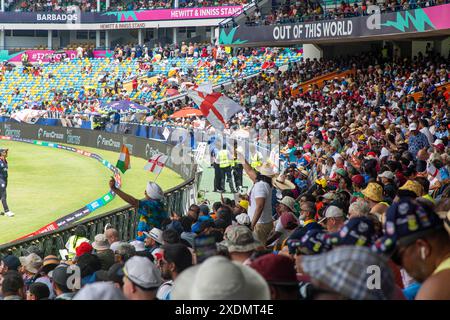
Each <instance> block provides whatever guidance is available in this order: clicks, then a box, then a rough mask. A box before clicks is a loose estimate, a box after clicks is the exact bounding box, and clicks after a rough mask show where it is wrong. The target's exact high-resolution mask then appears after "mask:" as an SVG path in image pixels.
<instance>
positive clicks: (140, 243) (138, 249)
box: [130, 240, 145, 252]
mask: <svg viewBox="0 0 450 320" xmlns="http://www.w3.org/2000/svg"><path fill="white" fill-rule="evenodd" d="M130 244H131V245H132V246H133V247H134V249H135V250H136V252H141V251H145V244H144V241H139V240H134V241H131V242H130Z"/></svg>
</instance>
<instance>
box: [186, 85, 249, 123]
mask: <svg viewBox="0 0 450 320" xmlns="http://www.w3.org/2000/svg"><path fill="white" fill-rule="evenodd" d="M187 94H188V96H189V98H191V99H192V100H193V101H194V102H195V104H196V105H198V106H199V108H200V110H201V111H202V113H203V115H204V116H205V117H206V119H208V121H209V122H210V123H211V125H212V126H213V127H214V128H215V129H217V130H224V129H225V126H226V123H227V121H228V120H230V118H231V117H232V116H233V115H235V114H236V113H238V112H241V111H243V108H242V107H241V106H240V105H239V104H238V103H237V102H235V101H233V100H232V99H230V98H228V97H227V96H225V95H223V94H222V93H220V92H212V86H211V85H210V84H206V85H200V86H194V87H192V89H189V90H188V93H187Z"/></svg>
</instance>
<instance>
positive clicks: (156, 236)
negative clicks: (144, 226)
mask: <svg viewBox="0 0 450 320" xmlns="http://www.w3.org/2000/svg"><path fill="white" fill-rule="evenodd" d="M162 234H163V231H162V230H161V229H158V228H152V229H151V230H150V231H149V232H146V231H144V235H145V236H147V237H149V238H152V239H153V240H155V241H156V242H158V243H159V244H164V241H163V236H162Z"/></svg>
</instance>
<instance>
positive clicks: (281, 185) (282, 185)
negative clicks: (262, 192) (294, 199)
mask: <svg viewBox="0 0 450 320" xmlns="http://www.w3.org/2000/svg"><path fill="white" fill-rule="evenodd" d="M272 184H273V186H274V187H275V188H277V189H279V190H282V191H283V190H293V189H295V185H294V184H293V183H292V182H291V181H289V179H286V176H285V175H279V176H278V177H274V178H272Z"/></svg>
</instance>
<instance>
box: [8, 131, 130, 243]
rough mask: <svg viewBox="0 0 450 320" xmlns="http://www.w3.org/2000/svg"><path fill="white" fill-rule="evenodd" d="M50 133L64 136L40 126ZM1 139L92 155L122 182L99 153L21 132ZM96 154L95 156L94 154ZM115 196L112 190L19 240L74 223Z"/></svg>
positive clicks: (53, 135) (116, 172)
mask: <svg viewBox="0 0 450 320" xmlns="http://www.w3.org/2000/svg"><path fill="white" fill-rule="evenodd" d="M46 133H48V135H49V136H52V137H54V138H52V139H57V137H58V138H59V137H60V136H62V134H58V133H55V132H54V131H52V132H51V133H49V132H48V131H45V130H44V129H42V128H40V129H39V131H38V135H42V134H44V136H45V134H46ZM0 140H9V141H17V142H23V143H30V144H34V145H37V146H43V147H49V148H56V149H61V150H66V151H71V152H75V153H78V154H80V155H82V156H86V157H90V158H93V159H96V160H98V161H99V162H100V163H102V164H103V165H104V166H105V167H107V168H108V169H109V170H111V172H112V173H113V175H114V177H115V178H116V180H117V181H118V184H119V186H120V185H121V184H122V182H121V181H122V180H121V178H120V173H119V171H118V170H117V168H116V167H114V166H113V165H112V164H111V163H109V162H108V161H106V160H104V159H102V158H101V157H100V156H99V155H95V154H93V153H90V152H87V151H84V150H81V149H77V148H73V147H68V146H64V145H60V144H57V143H53V142H46V141H39V140H30V139H25V138H21V137H20V133H19V137H17V135H16V137H11V136H0ZM94 155H95V156H94ZM114 197H115V194H113V193H112V192H111V191H109V192H108V193H106V194H104V195H103V196H101V197H100V198H98V199H96V200H94V201H92V202H91V203H89V204H87V205H86V206H84V207H83V208H80V209H78V210H76V211H74V212H72V213H69V214H67V215H64V216H63V217H61V218H59V219H57V220H56V221H53V222H51V223H49V224H47V225H45V226H44V227H42V228H40V229H39V230H37V231H35V232H32V233H30V234H27V235H24V236H22V237H20V238H18V239H16V240H15V241H17V240H22V239H26V238H29V237H34V236H36V235H39V234H42V233H45V232H49V231H53V230H56V229H59V228H61V227H63V226H65V225H67V224H70V223H73V222H75V221H78V220H80V219H81V218H83V217H85V216H87V215H88V214H90V213H91V212H93V211H95V210H97V209H98V208H101V207H103V206H105V205H107V204H108V203H109V202H111V201H112V200H113V199H114Z"/></svg>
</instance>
